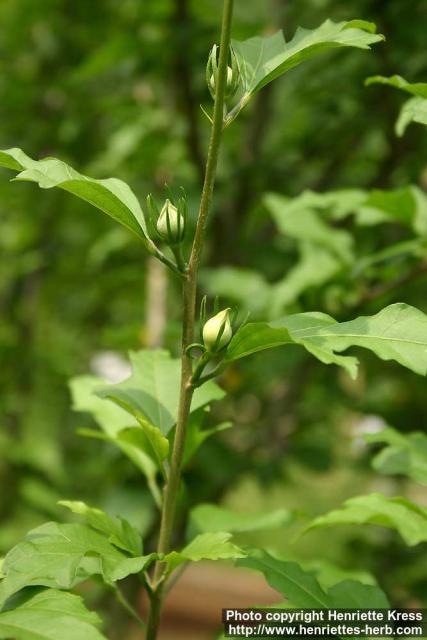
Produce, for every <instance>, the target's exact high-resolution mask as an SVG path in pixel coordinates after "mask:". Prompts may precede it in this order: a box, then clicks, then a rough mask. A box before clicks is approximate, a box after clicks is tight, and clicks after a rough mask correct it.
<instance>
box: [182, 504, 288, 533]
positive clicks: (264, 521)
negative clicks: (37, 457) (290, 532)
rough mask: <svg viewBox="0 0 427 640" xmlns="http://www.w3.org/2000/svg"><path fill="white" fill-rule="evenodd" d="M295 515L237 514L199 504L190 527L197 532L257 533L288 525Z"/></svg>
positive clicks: (278, 511)
mask: <svg viewBox="0 0 427 640" xmlns="http://www.w3.org/2000/svg"><path fill="white" fill-rule="evenodd" d="M292 520H293V514H292V513H291V512H290V511H288V509H275V510H274V511H258V512H253V513H251V512H243V513H242V512H236V511H230V510H229V509H224V508H223V507H218V506H216V505H214V504H199V505H197V507H195V508H194V509H192V510H191V514H190V526H191V527H192V528H194V529H195V530H196V531H200V532H207V531H230V532H232V533H237V532H243V531H257V530H262V529H272V528H277V527H283V526H286V525H288V524H289V523H290V522H292Z"/></svg>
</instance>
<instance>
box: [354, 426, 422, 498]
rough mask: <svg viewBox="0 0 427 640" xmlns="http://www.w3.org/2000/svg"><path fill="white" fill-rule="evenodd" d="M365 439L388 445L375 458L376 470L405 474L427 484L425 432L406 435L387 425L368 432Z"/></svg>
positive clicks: (392, 473) (387, 473)
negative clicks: (374, 431) (380, 429)
mask: <svg viewBox="0 0 427 640" xmlns="http://www.w3.org/2000/svg"><path fill="white" fill-rule="evenodd" d="M365 440H366V441H367V442H370V443H381V444H386V445H388V446H386V447H384V449H383V450H382V451H380V452H379V453H378V454H377V455H376V456H375V458H374V460H373V463H372V466H373V467H374V469H375V470H376V471H378V472H379V473H383V474H386V475H396V474H399V475H405V476H408V477H409V478H412V479H413V480H415V481H416V482H420V483H421V484H423V485H426V486H427V436H426V435H425V434H424V433H421V432H415V433H410V434H408V435H406V434H403V433H399V431H396V429H392V428H391V427H387V428H386V429H384V430H383V431H380V432H379V433H369V434H366V435H365Z"/></svg>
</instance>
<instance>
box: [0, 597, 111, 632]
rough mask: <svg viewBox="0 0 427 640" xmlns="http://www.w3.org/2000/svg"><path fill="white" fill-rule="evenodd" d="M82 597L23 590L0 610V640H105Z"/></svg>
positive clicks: (97, 619) (98, 622) (96, 620)
mask: <svg viewBox="0 0 427 640" xmlns="http://www.w3.org/2000/svg"><path fill="white" fill-rule="evenodd" d="M99 624H100V620H99V618H98V616H97V615H96V614H95V613H93V612H92V611H88V610H87V609H86V607H85V605H84V603H83V600H82V598H80V597H79V596H76V595H74V594H71V593H64V592H63V591H56V590H55V589H26V590H25V591H23V592H21V593H20V594H19V595H18V596H16V597H15V598H14V599H13V602H11V603H10V605H8V608H6V609H3V610H2V611H0V638H5V639H8V638H14V639H15V640H58V638H61V640H82V639H83V638H84V640H106V638H105V636H104V635H103V634H102V633H101V632H100V631H98V629H97V627H98V626H99Z"/></svg>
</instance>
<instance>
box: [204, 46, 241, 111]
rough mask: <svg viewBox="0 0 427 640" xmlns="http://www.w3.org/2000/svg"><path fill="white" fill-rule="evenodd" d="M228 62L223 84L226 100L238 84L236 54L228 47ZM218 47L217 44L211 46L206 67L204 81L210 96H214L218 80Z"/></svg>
mask: <svg viewBox="0 0 427 640" xmlns="http://www.w3.org/2000/svg"><path fill="white" fill-rule="evenodd" d="M229 62H230V64H229V65H227V79H226V84H225V91H224V97H225V99H226V100H228V99H229V98H232V97H233V96H234V94H235V93H236V91H237V89H238V88H239V86H240V72H239V65H238V62H237V58H236V54H235V53H234V50H233V48H232V47H230V55H229ZM218 63H219V48H218V47H217V45H214V46H213V47H212V50H211V53H210V55H209V60H208V64H207V67H206V81H207V84H208V88H209V91H210V93H211V96H212V98H215V90H216V83H217V81H218V71H219V67H218Z"/></svg>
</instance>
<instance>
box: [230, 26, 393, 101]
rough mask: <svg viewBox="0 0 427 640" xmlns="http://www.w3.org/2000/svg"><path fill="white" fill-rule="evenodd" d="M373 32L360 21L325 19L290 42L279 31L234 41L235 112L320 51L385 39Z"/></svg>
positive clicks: (366, 45)
mask: <svg viewBox="0 0 427 640" xmlns="http://www.w3.org/2000/svg"><path fill="white" fill-rule="evenodd" d="M375 31H376V27H375V25H374V24H372V23H370V22H365V21H363V20H352V21H350V22H337V23H336V22H333V21H332V20H326V21H325V22H324V23H323V24H321V25H320V26H319V27H317V28H316V29H302V28H301V27H300V28H299V29H298V30H297V32H296V33H295V36H294V37H293V38H292V40H290V41H289V42H286V41H285V38H284V35H283V33H282V32H281V31H278V32H277V33H275V34H274V35H272V36H268V37H255V38H250V39H249V40H245V41H243V42H240V41H238V40H233V41H232V46H233V49H234V51H235V53H236V56H237V60H238V64H239V70H240V74H241V78H242V85H243V92H244V94H243V97H242V99H241V101H240V103H239V105H238V108H237V110H238V111H240V110H241V109H242V108H243V107H244V106H245V104H247V102H248V101H249V99H250V98H251V97H252V96H253V95H254V94H255V93H256V92H257V91H259V90H260V89H261V88H262V87H264V86H265V85H266V84H268V83H269V82H271V81H272V80H275V79H276V78H278V77H279V76H281V75H283V74H284V73H286V71H289V70H290V69H293V68H294V67H296V66H298V65H299V64H301V63H302V62H305V61H306V60H309V59H310V58H312V57H313V56H315V55H317V53H319V52H320V51H325V50H328V49H333V48H337V47H356V48H358V49H369V48H370V45H371V44H374V43H376V42H380V41H381V40H384V37H383V36H381V35H377V34H376V33H375Z"/></svg>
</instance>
